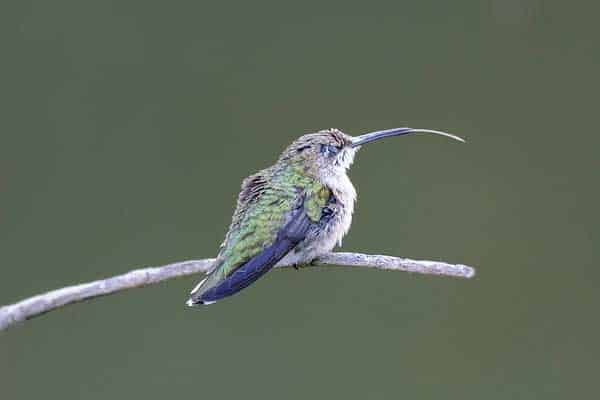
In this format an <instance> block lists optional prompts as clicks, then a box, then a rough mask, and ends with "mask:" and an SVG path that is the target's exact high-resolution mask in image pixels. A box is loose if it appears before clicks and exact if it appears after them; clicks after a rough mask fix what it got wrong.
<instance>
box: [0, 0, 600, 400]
mask: <svg viewBox="0 0 600 400" xmlns="http://www.w3.org/2000/svg"><path fill="white" fill-rule="evenodd" d="M584 4H585V7H584V6H583V5H584ZM592 4H593V3H591V2H581V3H578V2H558V1H557V2H546V1H541V0H493V1H483V2H479V1H458V2H441V1H410V2H406V1H405V2H393V3H392V2H390V4H386V5H383V4H379V3H367V2H337V3H323V2H296V3H291V2H290V3H285V2H277V1H269V2H241V1H238V2H210V1H206V2H190V1H171V2H158V1H140V0H137V1H73V0H71V1H68V0H56V1H51V2H48V1H20V2H16V1H13V2H3V5H2V12H1V13H0V31H1V35H0V41H1V45H2V47H1V48H2V62H1V64H0V83H1V92H0V107H1V110H2V118H1V121H0V135H1V136H0V147H1V148H0V246H1V247H0V265H1V267H0V268H1V271H2V275H1V276H2V277H1V278H0V304H7V303H11V302H14V301H16V300H19V299H21V298H23V297H26V296H29V295H33V294H36V293H39V292H42V291H45V290H49V289H53V288H57V287H60V286H63V285H66V284H71V283H76V282H82V281H88V280H93V279H97V278H101V277H107V276H110V275H113V274H119V273H122V272H125V271H127V270H129V269H133V268H135V267H141V266H148V265H160V264H164V263H167V262H170V261H179V260H185V259H191V258H204V257H212V256H214V255H215V253H216V251H217V248H218V245H219V244H220V242H221V240H222V238H223V235H224V233H225V231H226V229H227V226H228V224H229V221H230V217H231V213H232V210H233V206H234V203H235V196H236V195H237V192H238V189H239V184H240V182H241V180H242V178H243V177H245V176H247V175H248V174H250V173H252V172H255V171H256V170H258V169H260V168H263V167H266V166H268V165H270V164H271V163H272V162H273V161H274V160H275V159H276V158H277V156H278V154H279V153H280V152H281V151H282V150H283V148H284V147H285V146H286V145H288V144H289V143H290V142H291V141H292V140H294V139H295V138H296V137H298V136H299V135H301V134H303V133H307V132H311V131H315V130H318V129H322V128H329V127H338V128H340V129H342V130H344V131H345V132H347V133H350V134H359V133H363V132H366V131H371V130H376V129H383V128H390V127H397V126H415V127H422V128H431V129H443V130H447V131H449V132H453V133H456V134H459V135H462V136H464V137H466V138H467V139H468V144H467V145H460V144H458V143H453V142H451V141H448V140H445V139H442V138H439V137H434V136H413V137H404V138H401V139H400V138H399V139H395V140H391V139H390V140H388V141H386V142H385V145H384V144H379V145H372V146H369V148H365V149H363V150H362V151H361V152H360V153H359V155H358V157H357V161H356V163H355V166H354V168H353V169H352V171H351V178H352V179H353V181H354V183H355V185H356V187H357V189H358V191H359V201H358V207H357V211H356V214H355V219H354V223H353V228H352V230H351V233H350V234H349V236H348V237H347V238H346V240H345V242H344V247H343V248H344V249H345V250H349V251H350V250H351V251H362V252H370V253H384V254H392V255H400V256H405V257H412V258H424V259H441V260H446V261H450V262H460V263H465V264H469V265H473V266H475V267H477V270H478V275H477V277H476V278H475V279H473V280H469V281H465V280H458V279H451V278H440V277H424V276H417V275H408V274H404V273H391V272H377V271H368V270H358V269H357V270H340V269H333V270H323V269H321V270H318V271H302V272H294V271H286V272H278V273H272V274H269V275H267V276H266V277H265V278H264V279H262V280H260V281H259V282H257V283H256V284H255V285H253V286H252V287H251V288H249V289H247V290H245V291H244V292H243V293H241V294H239V295H238V296H236V297H233V298H231V299H229V300H227V301H223V302H220V303H219V304H218V305H215V306H211V307H208V308H202V309H200V310H197V311H196V310H190V309H187V308H186V307H184V304H183V303H184V301H185V300H186V298H187V293H188V291H189V289H190V288H191V287H192V286H193V285H194V284H195V282H196V281H197V277H190V278H184V279H179V280H175V281H170V282H167V283H164V284H161V285H157V286H154V287H150V288H146V289H138V290H134V291H129V292H125V293H121V294H118V295H114V296H110V297H106V298H103V299H99V300H95V301H91V302H87V303H85V304H78V305H75V306H71V307H68V308H64V309H62V310H60V311H58V312H53V313H51V314H48V315H45V316H42V317H40V318H37V319H35V320H32V321H31V322H28V323H26V324H24V325H23V326H21V327H19V328H17V329H12V330H10V331H7V332H4V333H2V334H0V386H1V387H2V389H1V391H2V398H3V399H4V398H5V399H36V398H50V399H88V400H91V399H115V398H125V399H127V398H130V399H164V398H166V397H168V398H205V399H209V398H226V399H228V398H245V399H254V398H262V399H280V398H285V399H306V398H333V399H365V398H367V399H382V398H416V399H440V398H452V399H507V398H510V399H540V398H543V399H564V398H569V397H573V396H574V397H580V398H583V397H590V396H591V397H593V393H594V392H597V373H598V371H597V363H598V358H599V355H600V354H599V347H598V336H599V334H600V321H599V320H598V307H599V305H600V298H599V296H598V280H599V279H600V273H599V272H598V267H599V266H598V265H597V264H598V250H597V248H598V245H599V244H600V243H599V240H598V239H599V238H598V233H597V224H598V217H599V212H598V200H599V198H598V197H599V196H598V195H599V187H598V178H599V176H598V175H599V174H598V172H599V169H598V165H599V163H598V161H599V160H598V155H597V154H598V145H599V144H600V139H599V135H598V131H597V125H598V89H599V78H598V70H599V67H600V51H599V50H598V37H599V36H600V28H599V27H598V24H597V15H598V13H599V12H600V6H598V5H592Z"/></svg>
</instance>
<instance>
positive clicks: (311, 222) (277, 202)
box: [187, 128, 464, 306]
mask: <svg viewBox="0 0 600 400" xmlns="http://www.w3.org/2000/svg"><path fill="white" fill-rule="evenodd" d="M411 133H432V134H437V135H443V136H447V137H450V138H452V139H456V140H459V141H461V142H464V140H463V139H461V138H459V137H458V136H454V135H451V134H449V133H446V132H440V131H433V130H428V129H412V128H395V129H387V130H383V131H377V132H371V133H367V134H364V135H360V136H356V137H353V136H350V135H347V134H345V133H343V132H342V131H340V130H338V129H327V130H323V131H319V132H316V133H310V134H307V135H304V136H301V137H300V138H298V139H297V140H296V141H294V142H293V143H292V144H291V145H290V146H289V147H288V148H287V149H286V150H285V151H284V152H283V154H281V156H280V157H279V160H277V162H276V163H275V164H274V165H273V166H271V167H269V168H266V169H263V170H262V171H259V172H258V173H256V174H254V175H250V176H249V177H247V178H246V179H245V180H244V181H243V183H242V190H241V192H240V194H239V196H238V200H237V207H236V210H235V213H234V214H233V221H232V223H231V226H230V227H229V231H228V232H227V235H226V236H225V240H224V241H223V243H222V244H221V247H220V250H219V254H218V256H217V259H216V261H215V263H214V265H213V266H212V268H211V270H210V272H209V273H208V275H207V276H206V278H204V279H203V280H202V281H201V282H200V283H199V284H198V285H197V286H196V287H195V288H194V289H193V290H192V292H191V294H190V298H189V300H188V301H187V305H189V306H194V305H198V304H212V303H214V302H216V301H217V300H220V299H222V298H224V297H227V296H231V295H232V294H234V293H237V292H239V291H240V290H242V289H244V288H245V287H247V286H248V285H250V284H252V283H253V282H254V281H256V280H257V279H258V278H260V277H261V276H262V275H264V274H265V273H266V272H268V271H269V270H270V269H271V268H273V267H274V266H275V265H276V264H277V263H285V264H287V265H289V264H292V265H296V266H297V265H301V264H307V263H310V262H311V261H313V260H314V259H315V258H317V257H318V256H320V255H323V254H325V253H328V252H330V251H331V250H332V249H333V248H334V247H335V245H336V244H341V241H342V238H343V237H344V235H345V234H346V233H347V232H348V230H349V229H350V224H351V222H352V213H353V211H354V202H355V200H356V190H355V189H354V186H353V185H352V182H350V179H349V178H348V175H347V170H348V168H349V167H350V165H351V164H352V162H353V160H354V155H355V154H356V152H357V150H358V149H359V148H360V147H361V146H363V145H364V144H367V143H369V142H372V141H375V140H379V139H382V138H386V137H389V136H399V135H406V134H411Z"/></svg>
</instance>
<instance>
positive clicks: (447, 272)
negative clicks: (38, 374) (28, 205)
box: [0, 253, 475, 331]
mask: <svg viewBox="0 0 600 400" xmlns="http://www.w3.org/2000/svg"><path fill="white" fill-rule="evenodd" d="M213 262H214V259H212V258H208V259H204V260H190V261H183V262H177V263H173V264H168V265H164V266H160V267H148V268H142V269H136V270H133V271H130V272H127V273H125V274H123V275H117V276H113V277H110V278H107V279H100V280H97V281H93V282H88V283H82V284H79V285H73V286H66V287H64V288H61V289H56V290H52V291H50V292H46V293H43V294H39V295H37V296H33V297H29V298H27V299H24V300H21V301H19V302H18V303H14V304H10V305H7V306H3V307H0V331H2V330H5V329H7V328H9V327H11V326H13V325H16V324H18V323H19V322H23V321H26V320H28V319H31V318H33V317H36V316H38V315H41V314H45V313H47V312H49V311H52V310H56V309H58V308H61V307H63V306H66V305H68V304H72V303H77V302H80V301H84V300H88V299H92V298H94V297H100V296H106V295H109V294H112V293H116V292H120V291H123V290H126V289H132V288H136V287H142V286H147V285H152V284H154V283H158V282H162V281H166V280H169V279H173V278H177V277H180V276H186V275H192V274H198V273H206V272H207V271H208V270H209V269H210V267H211V265H212V263H213ZM326 265H335V266H339V267H363V268H375V269H381V270H390V271H404V272H414V273H419V274H426V275H444V276H452V277H458V278H472V277H473V276H475V270H474V269H473V268H471V267H468V266H466V265H462V264H448V263H444V262H440V261H419V260H411V259H408V258H399V257H390V256H382V255H368V254H361V253H329V254H327V255H324V256H322V257H320V258H318V259H317V260H316V261H315V262H314V263H313V264H311V265H307V266H305V267H302V269H304V268H312V267H317V266H326ZM289 267H290V266H289V265H278V266H277V267H276V269H278V270H279V269H284V268H289ZM182 304H183V303H182Z"/></svg>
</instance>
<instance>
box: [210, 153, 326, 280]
mask: <svg viewBox="0 0 600 400" xmlns="http://www.w3.org/2000/svg"><path fill="white" fill-rule="evenodd" d="M329 194H330V193H329V190H328V189H327V188H326V187H325V186H324V185H322V184H321V183H320V182H319V181H317V180H316V179H315V178H313V177H311V176H310V175H307V174H306V171H305V170H304V169H303V167H302V165H299V164H295V163H292V164H276V165H274V166H273V167H270V168H267V169H264V170H262V171H260V172H258V173H256V174H254V175H251V176H249V177H248V178H246V179H245V180H244V182H243V184H242V190H241V192H240V195H239V197H238V203H237V207H236V211H235V213H234V215H233V221H232V223H231V226H230V227H229V231H228V232H227V235H226V237H225V240H224V242H223V244H222V245H221V248H220V251H219V255H218V256H217V260H216V262H215V265H214V267H213V272H212V273H211V274H210V275H209V277H208V278H207V281H206V282H205V285H204V286H205V287H210V286H212V284H213V283H217V282H220V281H221V280H223V279H225V278H226V277H227V276H228V275H229V274H231V273H232V272H233V271H235V269H236V268H238V267H239V266H240V265H241V264H243V263H244V262H246V261H248V260H249V259H250V258H252V257H254V256H255V255H257V254H259V253H260V252H261V251H262V250H263V249H264V248H265V247H268V246H270V245H271V244H273V242H274V241H275V239H276V237H277V233H278V231H279V230H280V229H281V227H282V226H284V225H285V222H286V219H287V218H288V217H289V215H290V213H291V211H292V210H293V209H294V208H296V207H298V206H299V205H300V204H299V203H300V202H301V201H303V207H304V209H305V212H306V213H307V215H308V217H309V218H310V219H311V220H312V221H313V222H315V223H316V222H318V221H319V219H320V217H321V211H322V209H323V207H324V206H325V204H326V202H327V199H328V198H329Z"/></svg>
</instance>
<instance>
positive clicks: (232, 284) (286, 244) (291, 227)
mask: <svg viewBox="0 0 600 400" xmlns="http://www.w3.org/2000/svg"><path fill="white" fill-rule="evenodd" d="M311 224H312V221H311V219H310V218H309V217H308V215H307V214H306V212H305V210H304V207H303V206H302V202H301V204H300V206H299V207H298V208H296V209H295V210H294V211H293V213H292V216H291V219H290V221H289V222H288V223H287V224H286V225H285V226H284V227H283V228H282V229H281V230H280V231H279V232H278V233H277V237H276V239H275V241H274V242H273V244H271V245H270V246H268V247H267V248H265V249H264V250H262V251H261V252H260V253H258V254H257V255H255V256H254V257H252V258H251V259H249V260H248V261H246V262H245V263H244V264H242V265H240V266H239V267H238V268H237V269H236V270H235V271H234V272H232V273H231V274H230V275H229V276H228V277H226V278H225V279H224V280H223V281H222V282H220V283H219V284H217V285H216V286H214V287H212V288H210V289H208V290H206V291H205V292H204V293H202V295H201V296H200V299H198V300H200V302H202V303H211V302H214V301H217V300H219V299H222V298H223V297H227V296H231V295H232V294H234V293H237V292H239V291H240V290H242V289H244V288H245V287H247V286H249V285H250V284H252V283H253V282H254V281H256V280H257V279H258V278H260V277H261V276H262V275H264V274H265V273H267V272H268V271H269V270H270V269H271V268H273V267H274V266H275V264H277V262H279V260H281V259H282V258H283V257H284V256H285V255H286V254H287V253H288V252H289V251H290V250H292V249H293V248H294V247H296V245H297V244H298V243H300V242H301V241H302V240H304V238H305V237H306V234H307V232H308V230H309V228H310V226H311Z"/></svg>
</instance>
